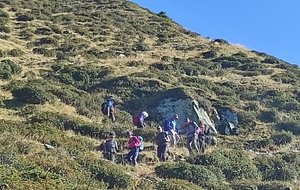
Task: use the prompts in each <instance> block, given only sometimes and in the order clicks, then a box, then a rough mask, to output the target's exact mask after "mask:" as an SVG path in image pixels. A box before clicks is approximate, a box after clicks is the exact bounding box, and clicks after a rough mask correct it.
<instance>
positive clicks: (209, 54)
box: [202, 51, 217, 59]
mask: <svg viewBox="0 0 300 190" xmlns="http://www.w3.org/2000/svg"><path fill="white" fill-rule="evenodd" d="M202 56H203V58H204V59H210V58H214V57H216V56H217V53H216V52H215V51H207V52H203V53H202Z"/></svg>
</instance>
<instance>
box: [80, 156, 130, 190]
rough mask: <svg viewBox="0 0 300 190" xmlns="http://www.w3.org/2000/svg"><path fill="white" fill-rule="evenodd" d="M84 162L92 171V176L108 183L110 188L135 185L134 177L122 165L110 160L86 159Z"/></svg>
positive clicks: (127, 187) (123, 187) (125, 187)
mask: <svg viewBox="0 0 300 190" xmlns="http://www.w3.org/2000/svg"><path fill="white" fill-rule="evenodd" d="M82 164H83V165H84V167H86V168H88V169H89V170H90V171H91V173H92V176H95V178H96V179H98V180H99V181H104V182H105V183H107V184H108V185H109V187H108V188H118V189H129V188H132V187H133V180H132V177H131V176H130V175H128V174H127V173H126V172H124V171H123V170H121V169H120V166H118V165H115V164H113V163H112V162H110V161H106V160H98V161H97V162H91V161H84V163H82Z"/></svg>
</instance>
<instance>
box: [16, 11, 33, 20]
mask: <svg viewBox="0 0 300 190" xmlns="http://www.w3.org/2000/svg"><path fill="white" fill-rule="evenodd" d="M34 19H35V16H34V15H33V14H30V13H26V14H19V15H18V16H17V21H33V20H34Z"/></svg>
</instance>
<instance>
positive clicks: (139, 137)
mask: <svg viewBox="0 0 300 190" xmlns="http://www.w3.org/2000/svg"><path fill="white" fill-rule="evenodd" d="M138 139H139V140H140V141H141V146H140V152H141V151H143V150H144V148H145V147H144V138H143V137H142V136H138Z"/></svg>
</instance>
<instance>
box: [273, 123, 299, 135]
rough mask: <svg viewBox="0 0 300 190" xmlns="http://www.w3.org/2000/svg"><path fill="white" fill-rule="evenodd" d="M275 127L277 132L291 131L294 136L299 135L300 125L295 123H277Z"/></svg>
mask: <svg viewBox="0 0 300 190" xmlns="http://www.w3.org/2000/svg"><path fill="white" fill-rule="evenodd" d="M275 127H276V129H277V130H285V131H291V132H292V133H293V134H294V135H299V134H300V123H299V122H297V121H286V122H279V123H277V124H276V126H275Z"/></svg>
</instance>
